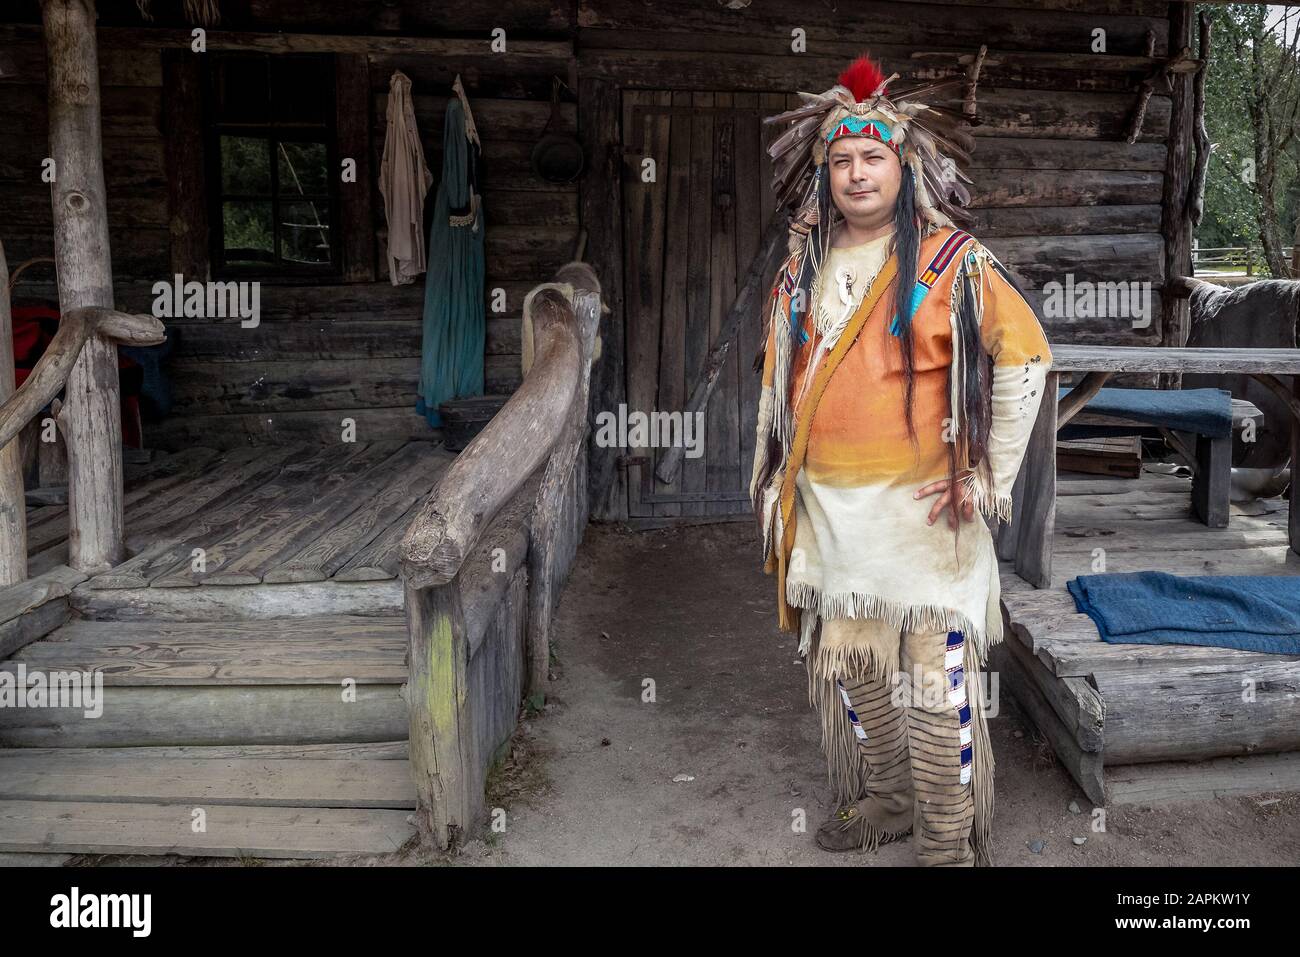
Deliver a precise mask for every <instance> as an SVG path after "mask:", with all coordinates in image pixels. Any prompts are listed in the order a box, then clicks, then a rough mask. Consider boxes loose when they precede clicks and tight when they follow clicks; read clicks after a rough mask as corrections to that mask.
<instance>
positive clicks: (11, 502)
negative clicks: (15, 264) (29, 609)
mask: <svg viewBox="0 0 1300 957" xmlns="http://www.w3.org/2000/svg"><path fill="white" fill-rule="evenodd" d="M14 382H15V376H14V332H13V313H12V312H11V311H10V308H9V264H8V262H7V261H6V260H5V249H4V244H3V243H0V403H4V402H5V400H7V399H8V398H9V396H11V395H12V394H13V391H14ZM26 577H27V505H26V502H25V500H24V498H23V463H22V443H20V442H10V443H9V444H7V445H4V446H0V588H3V587H4V586H6V585H16V584H18V583H19V582H20V581H22V580H23V579H25V578H26Z"/></svg>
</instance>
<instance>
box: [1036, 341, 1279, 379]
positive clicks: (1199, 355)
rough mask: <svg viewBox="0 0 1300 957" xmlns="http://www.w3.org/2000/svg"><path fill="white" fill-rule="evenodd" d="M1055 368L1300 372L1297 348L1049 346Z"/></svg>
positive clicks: (1107, 370)
mask: <svg viewBox="0 0 1300 957" xmlns="http://www.w3.org/2000/svg"><path fill="white" fill-rule="evenodd" d="M1052 369H1053V370H1054V371H1056V372H1201V373H1210V374H1213V373H1220V372H1258V373H1264V374H1269V375H1296V374H1300V349H1248V348H1236V349H1221V348H1214V347H1208V346H1207V347H1199V348H1198V347H1193V348H1187V347H1173V346H1167V347H1155V348H1138V347H1133V346H1089V345H1070V344H1062V345H1060V346H1057V345H1053V346H1052Z"/></svg>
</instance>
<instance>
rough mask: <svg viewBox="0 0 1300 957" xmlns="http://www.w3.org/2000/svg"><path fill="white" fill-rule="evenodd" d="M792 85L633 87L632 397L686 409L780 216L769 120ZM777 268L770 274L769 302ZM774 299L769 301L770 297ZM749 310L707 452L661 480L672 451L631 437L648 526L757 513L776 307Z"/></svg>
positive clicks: (710, 415)
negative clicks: (757, 359) (761, 413)
mask: <svg viewBox="0 0 1300 957" xmlns="http://www.w3.org/2000/svg"><path fill="white" fill-rule="evenodd" d="M790 100H793V98H792V97H790V98H788V97H787V95H786V94H783V93H771V94H769V93H723V92H712V93H699V92H681V91H657V90H624V91H623V104H622V107H623V124H622V129H623V144H624V153H625V159H626V162H625V164H624V183H623V202H624V216H623V224H624V237H623V239H624V242H623V249H624V256H625V262H624V270H625V272H624V276H625V280H624V289H625V295H624V301H625V312H626V317H627V337H626V343H627V345H626V348H627V354H626V358H625V365H624V368H625V369H626V370H627V408H628V412H629V414H631V413H633V412H642V413H652V412H655V413H657V412H681V410H682V408H683V407H684V406H685V404H686V402H687V399H688V398H689V397H690V394H691V391H692V390H693V389H694V387H695V385H696V383H697V382H699V378H700V374H701V370H702V368H703V367H704V363H705V360H706V357H707V356H708V354H709V351H710V349H711V348H712V347H713V345H714V343H715V339H716V336H717V333H718V330H719V329H720V328H721V326H722V324H723V322H724V320H725V318H726V315H727V312H728V310H729V309H730V308H731V304H732V301H733V300H734V299H735V296H736V292H737V289H738V287H739V286H740V285H741V284H742V283H743V282H744V278H745V275H746V272H747V271H748V269H749V265H750V262H751V261H752V260H753V258H754V256H755V255H756V254H757V252H758V247H759V242H760V238H761V235H762V233H763V230H764V228H765V226H766V224H767V222H768V220H769V219H770V217H771V216H772V212H773V205H774V204H773V200H772V192H771V187H770V180H771V176H770V172H769V164H768V161H767V154H766V152H765V151H764V149H763V145H764V143H765V142H766V139H767V137H766V133H767V132H768V130H767V129H765V128H764V127H763V125H762V118H763V117H764V116H768V115H771V114H774V113H779V112H781V111H782V110H784V109H787V108H788V106H787V103H788V102H789V101H790ZM771 283H772V276H771V275H770V274H769V275H768V276H765V277H764V280H763V287H762V288H763V297H762V298H763V301H764V303H766V293H767V291H768V290H769V289H770V288H771ZM764 308H765V307H764ZM761 312H762V310H759V311H756V312H755V314H754V315H753V316H752V317H746V318H745V321H744V322H743V323H742V324H741V329H740V332H739V333H738V335H737V337H736V340H735V341H734V342H733V344H732V347H731V351H730V354H729V355H728V358H727V362H726V365H725V366H724V367H723V369H722V372H721V375H720V376H719V379H718V382H717V384H716V386H715V387H714V391H713V395H712V398H711V400H710V402H709V404H708V406H707V407H706V409H705V412H704V416H703V423H702V424H703V442H702V443H701V448H702V454H701V455H699V456H698V457H687V458H684V459H683V461H682V467H681V469H680V471H679V472H678V474H677V477H676V479H675V480H674V481H673V482H671V483H664V482H661V481H659V480H658V479H657V478H656V477H654V474H653V473H654V468H655V466H656V465H657V464H658V462H659V457H660V455H661V454H662V452H663V450H662V449H660V448H656V447H654V438H653V437H652V439H651V444H649V445H641V446H632V447H629V448H627V449H626V450H625V454H626V455H627V456H628V460H629V465H628V472H627V477H628V483H627V488H628V514H629V516H631V517H632V518H633V520H634V521H635V520H636V519H637V518H640V519H641V520H642V524H645V522H646V520H647V519H660V520H663V521H664V522H665V523H667V522H671V521H672V520H673V519H677V518H689V517H692V516H725V515H741V514H745V513H747V512H748V511H749V496H748V489H749V477H750V470H751V467H752V463H753V459H754V429H755V422H756V418H757V412H758V392H759V376H758V375H757V374H756V373H754V372H753V371H752V363H753V359H754V356H755V354H756V352H757V351H758V347H759V338H760V335H761V333H762V329H763V322H764V318H765V316H764V315H763V314H760V313H761Z"/></svg>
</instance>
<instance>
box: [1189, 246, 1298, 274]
mask: <svg viewBox="0 0 1300 957" xmlns="http://www.w3.org/2000/svg"><path fill="white" fill-rule="evenodd" d="M1294 256H1295V249H1294V247H1291V246H1283V247H1282V257H1283V258H1284V259H1287V260H1293V257H1294ZM1264 265H1265V259H1264V247H1263V246H1193V247H1192V269H1193V271H1194V272H1195V271H1200V272H1202V273H1208V274H1211V275H1212V274H1213V273H1214V272H1219V273H1227V274H1229V275H1231V274H1234V273H1245V274H1246V275H1247V276H1253V275H1255V270H1256V269H1258V268H1259V267H1262V266H1264ZM1274 278H1276V279H1285V278H1287V277H1285V276H1275V277H1274Z"/></svg>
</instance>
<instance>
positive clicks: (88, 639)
mask: <svg viewBox="0 0 1300 957" xmlns="http://www.w3.org/2000/svg"><path fill="white" fill-rule="evenodd" d="M124 633H125V634H129V636H130V640H131V641H132V642H149V643H154V644H168V643H173V642H179V643H180V644H181V645H200V646H202V645H209V646H211V647H213V648H215V647H216V646H218V645H220V644H222V643H229V642H238V641H241V640H243V639H245V638H249V637H252V638H256V639H259V640H260V639H265V640H273V641H279V642H290V641H315V642H318V643H319V644H320V645H321V648H322V651H327V650H328V649H327V648H326V647H325V646H326V645H330V646H333V645H335V644H337V643H339V642H343V643H349V642H367V643H370V644H383V645H391V644H392V643H394V642H396V643H399V644H404V643H405V641H406V624H405V622H404V620H403V619H402V618H401V617H397V616H394V617H388V618H385V617H376V616H367V617H364V618H361V617H354V616H351V615H314V616H312V617H311V618H285V619H282V620H280V621H276V622H274V623H273V624H271V625H267V624H265V623H259V624H258V625H256V626H250V625H248V623H247V622H240V621H149V620H145V621H137V622H134V623H132V625H131V626H130V628H129V629H127V630H126V631H125V632H124V631H123V626H122V625H121V623H119V622H113V621H86V620H81V619H78V620H75V621H70V622H68V623H67V624H66V625H64V626H63V627H62V628H60V629H59V631H58V632H57V633H56V634H54V635H51V636H50V640H49V641H47V642H45V643H44V644H45V645H49V644H51V643H53V642H56V641H57V642H63V643H65V644H90V645H96V646H103V645H106V644H112V643H114V642H116V641H119V640H120V639H121V638H122V636H123V634H124Z"/></svg>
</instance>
